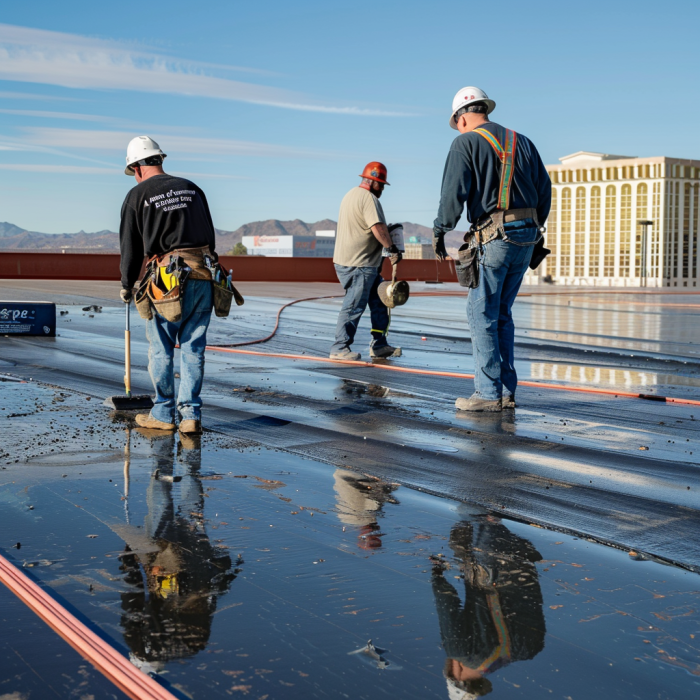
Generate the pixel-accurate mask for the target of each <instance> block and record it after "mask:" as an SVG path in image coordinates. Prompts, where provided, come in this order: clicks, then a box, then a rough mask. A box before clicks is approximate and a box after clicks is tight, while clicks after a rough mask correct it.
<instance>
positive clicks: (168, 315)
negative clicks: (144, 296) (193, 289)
mask: <svg viewBox="0 0 700 700" xmlns="http://www.w3.org/2000/svg"><path fill="white" fill-rule="evenodd" d="M153 287H154V285H153V284H151V288H150V289H149V297H150V299H151V302H152V304H153V308H154V309H155V312H156V313H157V314H158V315H159V316H161V317H162V318H164V319H165V320H166V321H170V322H171V323H177V322H178V321H180V320H181V319H182V287H181V286H180V285H179V284H178V285H176V286H175V287H173V288H172V289H171V290H170V291H168V292H165V293H162V292H161V293H160V295H157V294H153ZM156 297H157V298H156Z"/></svg>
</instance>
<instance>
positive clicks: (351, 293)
mask: <svg viewBox="0 0 700 700" xmlns="http://www.w3.org/2000/svg"><path fill="white" fill-rule="evenodd" d="M335 271H336V274H337V275H338V279H339V280H340V284H342V285H343V289H345V299H343V305H342V307H341V309H340V314H339V315H338V325H337V326H336V329H335V343H334V344H333V347H332V348H331V353H336V352H342V351H343V350H345V349H346V348H349V347H350V346H351V345H352V342H353V340H355V333H356V332H357V326H358V324H359V323H360V318H361V317H362V314H363V313H364V311H365V309H366V308H367V305H368V304H369V312H370V315H371V318H372V343H371V347H373V348H381V347H384V346H385V345H388V344H389V343H387V340H386V334H387V332H388V330H389V309H387V307H386V306H384V304H382V301H381V299H380V298H379V295H378V294H377V289H378V288H379V285H380V283H381V282H383V281H384V280H383V279H382V276H381V274H380V271H381V267H379V268H376V267H346V266H345V265H336V266H335Z"/></svg>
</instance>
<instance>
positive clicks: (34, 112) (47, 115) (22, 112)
mask: <svg viewBox="0 0 700 700" xmlns="http://www.w3.org/2000/svg"><path fill="white" fill-rule="evenodd" d="M0 114H12V115H15V116H19V117H39V118H41V119H71V120H75V121H80V122H101V123H104V122H113V121H117V120H115V119H113V118H111V117H103V116H100V115H99V114H77V113H75V112H50V111H45V110H41V109H0ZM118 121H123V120H118Z"/></svg>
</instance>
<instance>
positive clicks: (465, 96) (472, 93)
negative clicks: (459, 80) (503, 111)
mask: <svg viewBox="0 0 700 700" xmlns="http://www.w3.org/2000/svg"><path fill="white" fill-rule="evenodd" d="M473 102H485V103H486V107H487V109H488V111H487V112H486V114H491V112H493V110H494V109H496V103H495V102H494V101H493V100H491V99H489V97H488V95H487V94H486V93H485V92H484V91H483V90H479V88H478V87H472V86H470V87H465V88H462V89H461V90H460V91H459V92H458V93H457V94H456V95H455V98H454V100H452V114H451V115H450V127H451V128H452V129H455V130H457V131H458V129H457V125H456V124H455V114H457V112H458V111H459V110H460V109H462V107H466V106H467V105H470V104H472V103H473Z"/></svg>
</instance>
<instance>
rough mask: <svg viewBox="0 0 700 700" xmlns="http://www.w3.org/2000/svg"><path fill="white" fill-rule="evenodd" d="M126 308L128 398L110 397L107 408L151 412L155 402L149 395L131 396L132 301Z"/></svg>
mask: <svg viewBox="0 0 700 700" xmlns="http://www.w3.org/2000/svg"><path fill="white" fill-rule="evenodd" d="M125 306H126V330H125V331H124V345H125V348H124V387H125V389H126V396H110V397H109V398H108V399H106V400H105V404H104V405H105V406H109V407H110V408H114V409H116V410H117V411H141V410H145V411H150V410H151V409H152V408H153V400H152V399H151V397H150V396H148V394H140V395H138V396H132V395H131V328H130V324H129V315H130V314H129V311H130V310H131V301H129V303H128V304H125Z"/></svg>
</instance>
